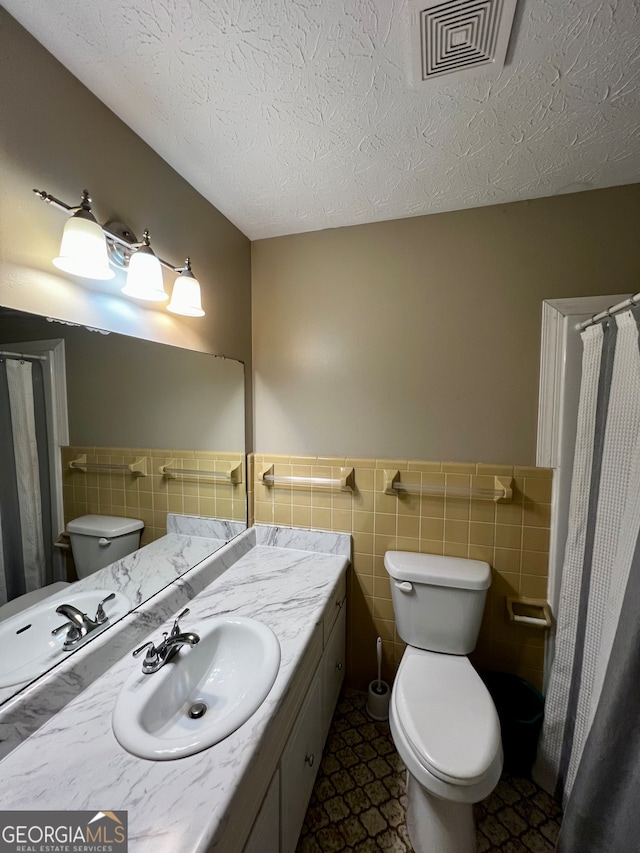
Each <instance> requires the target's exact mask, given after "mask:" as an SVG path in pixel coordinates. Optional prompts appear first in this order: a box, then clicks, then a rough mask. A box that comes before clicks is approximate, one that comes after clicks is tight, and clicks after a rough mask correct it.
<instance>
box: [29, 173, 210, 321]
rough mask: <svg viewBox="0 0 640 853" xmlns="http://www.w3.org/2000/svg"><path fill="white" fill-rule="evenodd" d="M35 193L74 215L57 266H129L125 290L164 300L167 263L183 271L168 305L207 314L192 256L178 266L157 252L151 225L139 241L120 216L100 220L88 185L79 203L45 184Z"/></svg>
mask: <svg viewBox="0 0 640 853" xmlns="http://www.w3.org/2000/svg"><path fill="white" fill-rule="evenodd" d="M34 193H35V194H36V195H37V196H38V198H40V199H42V201H46V202H47V204H52V205H53V206H54V207H57V208H59V209H60V210H63V211H64V212H65V213H67V214H68V215H69V216H70V217H71V218H70V219H69V221H68V222H67V223H66V224H65V227H64V233H63V237H62V244H61V247H60V255H59V257H57V258H55V259H54V261H53V263H54V264H55V266H56V267H58V269H61V270H64V271H65V272H69V273H71V274H72V275H77V276H80V277H82V278H91V279H94V280H106V279H110V278H113V277H114V275H115V272H114V270H113V267H118V268H121V269H125V270H127V282H126V284H125V286H124V287H123V288H122V292H123V293H124V294H125V295H126V296H130V297H132V298H134V299H143V300H146V301H151V302H163V301H165V300H167V299H168V298H169V296H168V294H167V292H166V291H165V289H164V284H163V280H162V267H167V269H170V270H171V271H172V272H174V273H177V274H178V277H177V279H176V281H175V283H174V286H173V294H172V299H171V302H170V303H169V305H167V310H169V311H171V312H172V313H173V314H181V315H183V316H185V317H204V313H205V312H204V311H203V310H202V304H201V299H200V284H199V282H198V280H197V279H196V277H195V276H194V274H193V272H192V270H191V261H190V259H189V258H187V260H186V264H185V266H184V267H176V266H174V265H173V264H170V263H168V261H165V260H163V259H162V258H160V257H158V256H157V255H156V254H155V252H154V251H153V249H152V248H151V245H150V242H151V240H150V236H149V232H148V231H147V230H145V232H144V235H143V239H142V242H138V240H137V238H136V236H135V234H134V233H133V232H132V231H130V230H129V229H128V228H127V226H125V225H123V224H122V223H121V222H107V223H106V225H100V224H99V223H98V222H97V221H96V219H95V217H94V216H93V214H92V213H91V198H90V197H89V193H88V191H87V190H84V192H83V194H82V200H81V203H80V205H78V206H76V207H72V206H71V205H68V204H65V202H63V201H60V199H57V198H55V197H54V196H52V195H51V194H50V193H47V192H45V191H44V190H35V189H34Z"/></svg>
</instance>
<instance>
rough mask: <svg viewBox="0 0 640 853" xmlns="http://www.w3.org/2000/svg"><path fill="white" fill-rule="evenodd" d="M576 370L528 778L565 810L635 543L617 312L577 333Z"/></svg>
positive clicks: (639, 497)
mask: <svg viewBox="0 0 640 853" xmlns="http://www.w3.org/2000/svg"><path fill="white" fill-rule="evenodd" d="M582 337H583V344H584V351H583V366H582V367H583V369H582V385H581V392H580V405H579V411H578V426H577V437H576V450H575V458H574V471H573V482H572V492H571V505H570V513H569V530H568V535H567V544H566V550H565V559H564V566H563V577H562V589H561V594H560V604H559V612H558V614H557V633H556V654H555V660H554V665H553V668H552V672H551V678H550V682H549V689H548V692H547V697H546V704H545V721H544V726H543V731H542V735H541V738H540V742H539V745H538V755H537V759H536V764H535V767H534V778H535V779H536V781H538V782H539V784H541V785H542V786H543V787H544V788H546V790H548V791H549V792H550V793H555V795H556V796H557V797H558V798H559V799H562V801H563V802H564V803H566V802H567V799H568V798H569V795H570V793H571V790H572V788H573V785H574V782H575V779H576V774H578V773H579V772H580V761H581V758H582V755H583V750H584V747H585V743H586V741H587V738H588V735H589V732H590V729H591V726H592V723H593V719H594V716H595V714H596V712H597V709H598V704H599V700H600V697H601V691H602V685H603V682H604V680H605V676H606V673H607V669H608V666H609V662H610V656H611V650H612V647H613V644H614V638H615V636H616V630H617V628H618V622H619V618H620V612H621V608H622V603H623V599H624V595H625V590H626V585H627V580H628V578H629V571H630V567H631V563H632V560H633V556H634V553H635V551H636V546H637V542H638V536H639V534H640V438H639V436H640V351H639V349H638V328H637V324H636V319H635V317H634V316H633V314H632V312H630V311H627V312H625V313H624V314H620V315H618V316H617V317H616V318H615V321H610V322H608V323H606V324H604V325H594V326H591V327H589V328H588V329H586V330H585V331H584V332H583V333H582Z"/></svg>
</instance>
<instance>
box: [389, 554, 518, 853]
mask: <svg viewBox="0 0 640 853" xmlns="http://www.w3.org/2000/svg"><path fill="white" fill-rule="evenodd" d="M384 564H385V568H386V569H387V571H388V573H389V575H390V580H391V595H392V599H393V608H394V612H395V618H396V627H397V630H398V634H399V635H400V636H401V637H402V639H403V640H404V641H405V642H406V643H408V644H409V645H408V646H407V649H406V651H405V653H404V655H403V657H402V660H401V662H400V667H399V668H398V673H397V675H396V679H395V682H394V685H393V690H392V693H391V704H390V708H389V724H390V727H391V735H392V737H393V740H394V743H395V746H396V749H397V750H398V754H399V755H400V757H401V758H402V760H403V761H404V763H405V765H406V767H407V771H408V772H407V798H408V804H407V828H408V831H409V838H410V840H411V843H412V845H413V848H414V850H415V853H473V851H475V849H476V843H475V825H474V820H473V806H472V803H476V802H478V801H480V800H482V799H484V797H486V796H488V795H489V794H490V793H491V791H492V790H493V789H494V788H495V786H496V784H497V783H498V780H499V779H500V774H501V772H502V744H501V739H500V722H499V720H498V714H497V712H496V709H495V706H494V704H493V701H492V699H491V696H490V695H489V692H488V691H487V689H486V687H485V685H484V682H483V681H482V679H481V678H480V676H479V675H478V674H477V672H476V671H475V669H474V668H473V667H472V665H471V663H470V662H469V660H468V659H467V657H466V655H467V654H469V653H470V652H472V651H473V649H474V648H475V645H476V641H477V638H478V632H479V630H480V623H481V621H482V612H483V610H484V604H485V599H486V596H487V589H488V588H489V586H490V584H491V569H490V567H489V565H488V564H487V563H483V562H480V561H478V560H465V559H462V558H457V557H439V556H433V555H430V554H415V553H411V552H408V551H387V553H386V554H385V558H384Z"/></svg>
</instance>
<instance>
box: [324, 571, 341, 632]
mask: <svg viewBox="0 0 640 853" xmlns="http://www.w3.org/2000/svg"><path fill="white" fill-rule="evenodd" d="M346 601H347V574H346V572H343V573H342V577H341V578H340V580H339V582H338V585H337V586H336V588H335V590H334V591H333V595H332V596H331V599H330V600H329V602H328V604H327V607H326V609H325V611H324V617H323V619H322V633H323V640H322V643H323V646H324V647H326V645H327V642H328V640H329V636H330V634H331V629H332V628H333V626H334V625H335V623H336V621H337V619H338V616H340V614H341V613H342V611H343V610H344V609H345V605H346Z"/></svg>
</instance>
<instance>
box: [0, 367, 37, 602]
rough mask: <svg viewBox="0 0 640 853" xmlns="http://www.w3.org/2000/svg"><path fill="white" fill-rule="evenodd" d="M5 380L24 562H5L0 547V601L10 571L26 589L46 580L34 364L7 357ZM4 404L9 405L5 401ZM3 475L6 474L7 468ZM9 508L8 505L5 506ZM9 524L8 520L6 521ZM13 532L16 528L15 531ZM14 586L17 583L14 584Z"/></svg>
mask: <svg viewBox="0 0 640 853" xmlns="http://www.w3.org/2000/svg"><path fill="white" fill-rule="evenodd" d="M6 382H7V389H8V409H9V412H8V413H9V414H10V421H11V438H12V441H13V463H14V465H15V486H16V490H17V502H18V516H19V528H20V531H19V537H20V544H21V552H22V559H21V566H17V565H15V564H14V565H5V560H4V556H3V555H4V552H5V548H4V547H0V570H1V572H0V573H1V574H2V577H3V582H2V584H0V596H4V598H0V604H2V603H5V601H6V599H7V595H8V592H7V587H8V586H9V583H8V582H7V581H8V579H9V577H10V576H11V575H15V574H16V573H18V572H20V573H21V574H22V576H23V577H22V578H21V579H20V581H19V586H20V587H21V588H22V589H23V591H24V592H31V591H32V590H35V589H39V588H40V587H41V586H43V584H44V583H45V582H46V559H45V549H44V540H43V533H42V500H41V494H40V471H39V464H40V463H39V459H38V446H37V437H36V423H35V408H34V394H33V378H32V365H31V363H30V362H29V361H19V360H16V359H7V361H6ZM4 405H5V406H6V405H7V401H5V403H4ZM4 476H7V474H6V472H5V473H4ZM3 509H5V510H8V509H9V508H8V507H5V508H3ZM3 516H4V517H5V519H6V517H7V513H6V512H2V513H0V546H2V545H3V541H4V540H5V538H6V536H8V535H9V532H10V531H9V530H7V529H4V525H3ZM5 525H6V521H5ZM12 532H13V533H14V534H15V533H16V532H17V531H15V530H14V531H12ZM14 587H15V584H14Z"/></svg>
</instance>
